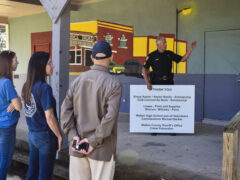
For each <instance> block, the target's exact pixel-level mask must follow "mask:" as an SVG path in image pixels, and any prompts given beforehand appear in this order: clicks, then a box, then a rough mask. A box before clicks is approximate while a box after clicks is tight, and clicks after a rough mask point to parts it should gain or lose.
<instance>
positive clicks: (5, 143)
mask: <svg viewBox="0 0 240 180" xmlns="http://www.w3.org/2000/svg"><path fill="white" fill-rule="evenodd" d="M15 140H16V124H15V125H13V126H10V127H9V128H0V180H5V179H6V176H7V171H8V168H9V167H10V165H11V162H12V156H13V151H14V146H15Z"/></svg>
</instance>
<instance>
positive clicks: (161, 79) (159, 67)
mask: <svg viewBox="0 0 240 180" xmlns="http://www.w3.org/2000/svg"><path fill="white" fill-rule="evenodd" d="M156 44H157V50H156V51H154V52H152V53H150V54H149V55H148V56H147V59H146V64H145V65H144V66H143V68H142V72H143V77H144V79H145V82H146V84H147V88H148V89H149V90H152V84H154V85H173V84H174V81H173V73H172V61H175V62H176V63H178V62H184V61H186V60H187V59H188V58H189V56H190V55H191V53H192V51H193V49H194V48H195V47H196V45H197V43H196V41H195V42H193V43H191V46H190V48H189V50H188V51H187V53H186V54H185V55H184V56H183V57H182V56H179V55H177V54H175V53H173V52H172V51H168V50H166V47H167V42H166V39H165V38H164V37H158V38H157V40H156ZM150 66H151V67H152V69H153V71H152V72H150V75H149V76H150V80H149V77H148V73H147V72H148V70H149V67H150Z"/></svg>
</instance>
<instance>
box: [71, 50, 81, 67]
mask: <svg viewBox="0 0 240 180" xmlns="http://www.w3.org/2000/svg"><path fill="white" fill-rule="evenodd" d="M69 64H71V65H81V64H82V50H81V49H77V47H76V46H75V49H74V50H70V51H69Z"/></svg>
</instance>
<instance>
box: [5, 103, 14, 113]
mask: <svg viewBox="0 0 240 180" xmlns="http://www.w3.org/2000/svg"><path fill="white" fill-rule="evenodd" d="M13 111H15V107H14V106H13V104H12V103H11V104H10V105H9V106H8V108H7V112H13Z"/></svg>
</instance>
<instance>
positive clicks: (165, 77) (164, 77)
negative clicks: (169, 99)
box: [156, 75, 173, 81]
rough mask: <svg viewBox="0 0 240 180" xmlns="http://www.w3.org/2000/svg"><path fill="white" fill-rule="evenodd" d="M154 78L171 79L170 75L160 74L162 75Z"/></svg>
mask: <svg viewBox="0 0 240 180" xmlns="http://www.w3.org/2000/svg"><path fill="white" fill-rule="evenodd" d="M156 79H157V80H163V81H167V80H172V79H173V78H172V77H171V76H167V75H162V76H157V77H156Z"/></svg>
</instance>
